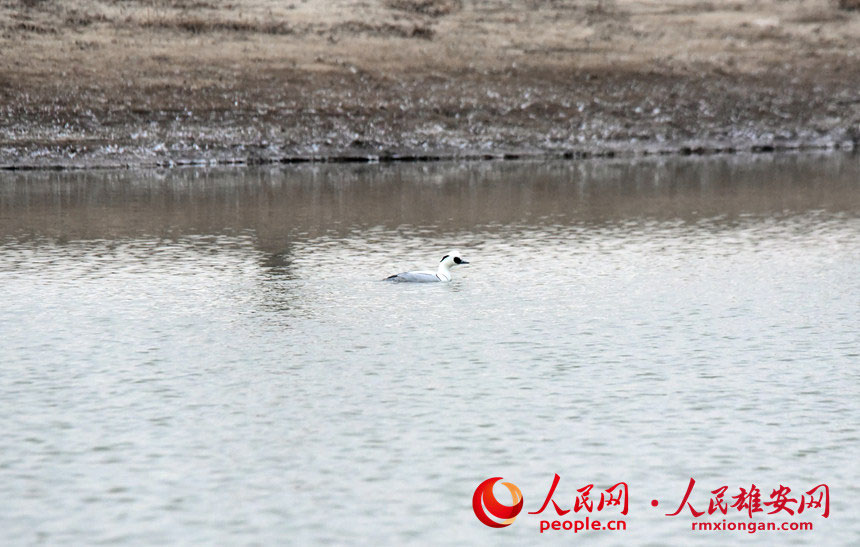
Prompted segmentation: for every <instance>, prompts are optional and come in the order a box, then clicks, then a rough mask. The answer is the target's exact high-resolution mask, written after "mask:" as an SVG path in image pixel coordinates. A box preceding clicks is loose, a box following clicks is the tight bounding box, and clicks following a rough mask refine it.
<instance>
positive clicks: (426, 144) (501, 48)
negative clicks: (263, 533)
mask: <svg viewBox="0 0 860 547" xmlns="http://www.w3.org/2000/svg"><path fill="white" fill-rule="evenodd" d="M857 4H860V2H854V0H760V1H753V0H734V1H733V0H719V1H717V0H712V1H697V0H686V1H683V0H674V1H656V0H583V1H561V0H519V1H517V0H235V1H232V2H221V1H217V0H122V1H121V0H79V1H77V2H74V3H71V2H61V1H60V0H0V165H2V166H6V167H26V166H95V165H151V164H171V163H187V162H192V163H193V162H216V161H218V162H232V161H239V162H268V161H294V160H300V159H309V158H317V159H323V158H329V159H330V158H341V159H362V158H367V157H380V158H381V159H383V160H384V159H387V158H425V159H427V158H436V157H454V156H457V157H463V156H468V157H503V156H505V155H564V156H568V157H580V156H587V155H592V154H607V153H609V154H612V153H675V152H682V153H698V152H708V151H716V150H724V151H725V150H773V149H784V148H788V149H790V148H807V147H840V148H855V149H856V148H857V146H858V142H860V11H858V10H857V9H850V8H852V7H853V6H855V5H857ZM857 7H858V8H860V6H857Z"/></svg>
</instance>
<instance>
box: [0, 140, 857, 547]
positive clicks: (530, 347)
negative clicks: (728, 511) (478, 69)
mask: <svg viewBox="0 0 860 547" xmlns="http://www.w3.org/2000/svg"><path fill="white" fill-rule="evenodd" d="M451 248H458V249H460V251H461V253H462V255H463V256H464V258H466V259H468V260H470V261H471V264H470V265H469V266H464V267H461V268H459V269H456V270H455V272H454V282H453V283H451V284H430V285H402V284H400V285H398V284H391V283H384V282H382V281H380V280H381V279H382V278H383V277H385V276H386V275H390V274H392V273H397V272H399V271H403V270H406V269H416V268H418V269H425V268H431V269H432V268H434V266H435V264H436V263H437V262H438V260H439V258H440V257H441V256H442V254H445V253H446V252H447V251H448V250H449V249H451ZM0 291H2V295H0V418H2V425H3V434H2V435H0V494H2V495H0V538H2V540H3V541H2V543H4V544H30V543H39V542H47V543H50V544H57V543H65V544H76V545H81V544H89V543H98V542H108V543H109V542H117V543H119V542H122V543H131V544H153V543H165V542H166V543H175V542H182V543H210V544H215V543H219V544H225V543H229V544H252V543H263V544H276V543H294V544H307V543H310V542H312V541H313V542H328V543H361V544H372V543H387V544H402V543H406V542H412V543H425V544H461V543H484V544H498V543H507V542H510V543H514V542H523V541H526V542H534V541H538V540H539V541H549V542H553V540H554V541H555V542H558V543H562V542H564V543H568V542H571V541H574V540H576V541H590V542H592V543H594V542H605V543H619V542H622V541H630V542H634V543H638V544H644V543H649V542H650V543H652V544H655V545H658V544H666V543H667V542H672V543H676V544H687V543H691V542H696V541H699V542H710V543H714V544H726V543H728V542H733V541H739V540H741V539H744V538H747V537H751V536H748V535H747V534H745V533H734V534H732V533H730V532H722V533H714V532H710V533H704V532H692V531H690V522H691V518H690V517H689V516H687V517H666V516H664V513H666V512H668V510H672V511H673V510H674V509H675V508H676V507H677V506H678V504H679V503H680V501H681V498H682V496H683V493H684V490H685V488H686V485H687V481H688V480H689V478H690V477H691V476H692V477H695V478H696V480H697V481H698V484H699V486H697V489H698V490H697V491H696V492H697V493H696V494H695V495H696V496H697V497H696V504H697V505H700V507H699V509H702V507H701V505H703V504H704V505H705V506H706V505H707V500H708V499H709V497H710V494H709V490H711V489H714V488H717V487H719V486H721V485H729V494H731V495H734V493H736V492H737V490H738V487H740V486H747V487H748V486H749V484H750V483H753V482H754V483H755V484H757V485H760V486H761V488H762V491H763V492H764V493H765V494H764V495H765V497H767V495H768V494H769V492H770V490H771V489H772V488H776V487H777V486H778V485H779V484H785V485H789V486H791V487H792V488H793V491H794V492H798V491H800V490H801V489H807V488H810V487H812V486H814V485H817V484H819V483H821V482H827V483H828V484H829V486H830V488H831V498H832V499H831V516H830V518H828V519H823V518H821V517H820V516H818V517H817V518H811V519H810V520H812V521H813V522H814V523H815V526H816V530H815V531H813V532H811V533H806V534H805V535H804V534H799V533H795V534H785V533H783V534H781V535H780V534H779V533H775V532H771V533H770V534H771V535H769V536H765V537H766V539H763V538H762V537H761V534H758V535H756V536H755V537H757V538H758V541H770V542H775V541H777V540H779V541H780V542H788V543H793V542H796V543H806V542H809V543H813V542H814V543H816V544H819V543H830V544H849V543H852V542H856V541H857V540H858V537H860V536H858V534H860V522H858V517H857V511H856V507H855V500H856V499H857V498H858V496H860V486H858V482H860V481H858V480H860V475H858V464H857V454H858V448H860V442H858V418H860V404H858V400H860V393H858V391H860V390H858V363H860V349H858V347H860V334H858V332H860V297H858V295H860V159H858V158H857V157H856V156H854V157H845V156H835V157H834V156H830V157H804V156H787V157H779V156H776V157H756V158H728V159H720V158H718V159H707V160H671V161H650V162H634V163H630V162H621V161H618V162H613V161H609V162H579V163H577V162H568V163H549V164H544V163H503V164H500V163H487V164H475V163H472V164H465V165H458V164H431V165H426V166H421V165H394V166H379V165H370V166H367V165H364V166H303V167H297V168H289V169H262V170H251V169H247V170H245V169H237V170H229V169H225V170H174V171H166V172H162V171H157V172H134V171H132V172H82V173H39V172H35V173H23V174H11V173H7V174H4V175H2V176H0ZM553 473H558V474H559V475H561V477H562V481H561V483H560V486H559V490H558V495H557V496H556V499H558V500H562V501H563V500H568V501H572V499H573V497H574V496H575V495H576V492H575V490H576V489H577V488H580V487H581V486H584V485H586V484H588V483H595V484H596V485H597V487H596V489H602V488H605V487H607V486H610V485H612V484H614V483H616V482H619V481H626V482H628V483H629V485H630V496H631V500H630V513H629V515H628V517H627V521H628V530H627V531H626V532H623V533H614V534H613V533H611V532H591V533H589V534H582V533H580V534H579V535H577V536H576V537H575V538H574V537H572V536H571V533H570V532H566V533H565V532H556V533H555V534H554V535H553V536H551V537H547V535H544V536H543V537H541V536H540V535H539V534H538V532H537V522H538V519H539V518H540V517H537V516H534V515H526V514H525V511H524V512H523V514H522V515H521V516H520V517H519V519H518V521H517V522H515V523H514V524H513V525H512V526H510V527H509V528H506V529H504V530H492V529H490V528H487V527H485V526H483V525H482V524H480V523H479V522H478V520H477V519H476V518H475V516H474V514H473V512H472V509H471V497H472V493H473V491H474V489H475V487H476V486H477V484H478V483H479V482H481V481H483V480H484V479H486V478H488V477H493V476H502V477H505V479H506V480H510V481H512V482H514V483H515V484H517V485H518V486H519V487H520V488H521V489H522V491H523V494H524V497H525V502H526V509H527V510H528V511H535V510H537V508H538V507H539V506H540V504H541V503H542V501H543V498H544V496H546V492H547V490H548V488H549V485H550V483H551V481H552V476H553ZM765 491H766V492H765ZM655 498H656V499H659V500H660V503H661V506H660V507H659V509H654V508H652V507H651V506H650V504H649V501H650V500H651V499H655ZM548 511H552V509H551V508H550V509H548ZM601 516H605V513H604V515H601ZM813 517H814V515H813ZM803 520H805V519H803ZM619 534H621V535H619ZM773 534H777V535H773Z"/></svg>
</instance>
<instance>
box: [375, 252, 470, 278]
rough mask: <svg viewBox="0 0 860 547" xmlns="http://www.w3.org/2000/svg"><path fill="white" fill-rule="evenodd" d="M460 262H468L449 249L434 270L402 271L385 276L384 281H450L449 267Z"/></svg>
mask: <svg viewBox="0 0 860 547" xmlns="http://www.w3.org/2000/svg"><path fill="white" fill-rule="evenodd" d="M460 264H468V262H466V261H465V260H463V259H462V258H460V254H459V253H457V252H456V251H451V252H450V253H449V254H446V255H445V256H443V257H442V260H441V262H439V267H438V268H436V272H435V273H433V272H403V273H399V274H397V275H392V276H389V277H386V278H385V280H386V281H397V282H401V283H435V282H438V281H444V282H448V281H451V268H453V267H454V266H459V265H460Z"/></svg>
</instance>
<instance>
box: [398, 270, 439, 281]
mask: <svg viewBox="0 0 860 547" xmlns="http://www.w3.org/2000/svg"><path fill="white" fill-rule="evenodd" d="M385 280H386V281H397V282H400V283H435V282H438V281H439V278H438V277H436V274H434V273H433V272H403V273H399V274H397V275H392V276H390V277H386V278H385Z"/></svg>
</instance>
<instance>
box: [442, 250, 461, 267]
mask: <svg viewBox="0 0 860 547" xmlns="http://www.w3.org/2000/svg"><path fill="white" fill-rule="evenodd" d="M460 264H468V262H466V261H465V260H463V259H462V258H461V257H460V253H458V252H457V251H451V252H450V253H448V254H446V255H445V256H443V257H442V260H441V261H440V262H439V265H440V266H444V267H446V268H453V267H454V266H459V265H460Z"/></svg>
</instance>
